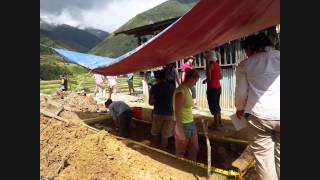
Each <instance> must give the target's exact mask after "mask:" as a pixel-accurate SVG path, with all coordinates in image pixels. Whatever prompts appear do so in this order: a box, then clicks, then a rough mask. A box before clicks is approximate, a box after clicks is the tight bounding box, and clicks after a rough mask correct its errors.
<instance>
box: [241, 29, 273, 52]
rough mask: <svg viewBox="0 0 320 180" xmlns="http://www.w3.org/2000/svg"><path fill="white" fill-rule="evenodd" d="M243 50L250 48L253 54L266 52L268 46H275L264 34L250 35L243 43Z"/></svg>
mask: <svg viewBox="0 0 320 180" xmlns="http://www.w3.org/2000/svg"><path fill="white" fill-rule="evenodd" d="M241 46H242V48H243V49H247V48H250V49H251V50H252V51H253V52H257V51H264V48H265V47H266V46H273V44H272V42H271V40H270V39H269V38H268V37H267V36H266V35H265V34H264V33H259V34H257V35H250V36H248V37H246V38H245V40H243V41H242V42H241Z"/></svg>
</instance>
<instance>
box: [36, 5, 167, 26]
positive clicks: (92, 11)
mask: <svg viewBox="0 0 320 180" xmlns="http://www.w3.org/2000/svg"><path fill="white" fill-rule="evenodd" d="M165 1H166V0H40V17H41V18H42V19H43V20H45V21H47V22H49V23H54V24H68V25H71V26H80V27H81V26H82V27H83V26H86V27H93V28H97V29H101V30H104V31H108V32H113V31H114V30H116V29H117V28H119V27H120V26H121V25H123V24H124V23H125V22H127V21H128V20H130V19H131V18H133V17H134V16H135V15H137V14H139V13H141V12H143V11H146V10H148V9H150V8H153V7H155V6H157V5H159V4H161V3H163V2H165Z"/></svg>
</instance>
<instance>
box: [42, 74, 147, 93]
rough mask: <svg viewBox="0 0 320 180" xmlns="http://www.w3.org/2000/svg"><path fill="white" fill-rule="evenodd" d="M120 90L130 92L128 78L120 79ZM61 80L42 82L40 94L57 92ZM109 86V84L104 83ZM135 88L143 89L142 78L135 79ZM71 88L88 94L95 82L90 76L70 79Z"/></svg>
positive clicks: (92, 89)
mask: <svg viewBox="0 0 320 180" xmlns="http://www.w3.org/2000/svg"><path fill="white" fill-rule="evenodd" d="M117 81H118V88H119V89H120V91H121V92H129V89H128V83H127V77H118V79H117ZM59 82H60V81H59V80H50V81H40V92H41V93H44V94H52V93H54V92H56V91H57V90H58V89H59V87H60V85H59ZM104 85H105V86H107V82H105V83H104ZM133 86H134V87H135V88H137V87H142V77H140V76H138V75H136V76H134V79H133ZM69 88H70V90H71V91H79V90H85V91H86V92H87V93H91V92H93V91H94V88H95V82H94V80H93V78H92V76H91V75H90V74H86V75H79V76H75V77H72V78H71V79H69Z"/></svg>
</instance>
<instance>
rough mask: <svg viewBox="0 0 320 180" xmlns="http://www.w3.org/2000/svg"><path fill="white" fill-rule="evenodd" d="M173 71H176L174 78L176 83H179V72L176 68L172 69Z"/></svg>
mask: <svg viewBox="0 0 320 180" xmlns="http://www.w3.org/2000/svg"><path fill="white" fill-rule="evenodd" d="M174 71H175V73H176V80H177V83H178V85H179V84H180V78H179V72H178V70H177V69H174Z"/></svg>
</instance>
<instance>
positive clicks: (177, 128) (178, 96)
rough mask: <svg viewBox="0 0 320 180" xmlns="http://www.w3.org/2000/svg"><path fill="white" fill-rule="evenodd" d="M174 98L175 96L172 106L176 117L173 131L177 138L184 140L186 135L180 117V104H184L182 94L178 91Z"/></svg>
mask: <svg viewBox="0 0 320 180" xmlns="http://www.w3.org/2000/svg"><path fill="white" fill-rule="evenodd" d="M174 98H175V106H174V108H175V118H176V126H175V132H176V135H177V138H178V139H179V140H185V139H186V136H185V134H184V131H183V125H182V117H181V111H182V106H183V104H184V95H183V94H182V93H181V92H178V93H177V94H176V95H175V97H174Z"/></svg>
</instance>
